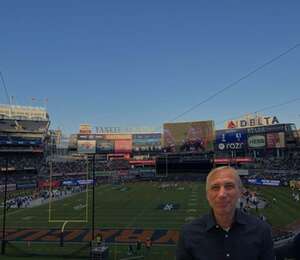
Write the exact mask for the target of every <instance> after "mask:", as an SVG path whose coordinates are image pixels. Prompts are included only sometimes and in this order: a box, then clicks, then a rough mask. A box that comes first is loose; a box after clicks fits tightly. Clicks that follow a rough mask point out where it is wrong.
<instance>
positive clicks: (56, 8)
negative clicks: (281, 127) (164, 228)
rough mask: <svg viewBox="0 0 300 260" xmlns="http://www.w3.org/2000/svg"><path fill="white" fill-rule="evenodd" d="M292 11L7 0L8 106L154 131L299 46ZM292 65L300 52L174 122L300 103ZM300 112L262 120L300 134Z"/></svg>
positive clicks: (63, 121) (263, 5)
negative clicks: (284, 125) (294, 127)
mask: <svg viewBox="0 0 300 260" xmlns="http://www.w3.org/2000/svg"><path fill="white" fill-rule="evenodd" d="M299 10H300V2H299V1H256V0H255V1H201V0H197V1H177V0H172V1H170V0H163V1H161V0H160V1H141V0H139V1H138V0H134V1H131V0H127V1H99V0H97V1H76V0H72V1H71V0H69V1H67V0H65V1H61V0H60V1H57V0H51V1H38V0H36V1H32V0H26V1H21V0H20V1H14V0H12V1H5V2H2V3H1V8H0V35H1V40H0V71H1V72H2V74H3V76H4V79H5V83H6V86H7V89H8V92H9V95H10V96H14V102H15V103H16V104H18V105H32V104H34V105H43V102H42V100H45V99H48V103H47V109H48V111H49V114H50V118H51V128H61V129H62V130H63V131H64V132H66V133H75V132H77V131H78V129H79V124H81V123H90V124H91V125H93V126H121V127H138V126H140V127H145V126H149V127H161V126H162V124H163V123H164V122H168V121H170V120H171V119H173V118H175V117H177V115H179V114H181V113H182V112H184V111H186V110H187V109H189V108H190V107H192V106H194V105H195V104H198V103H200V102H201V101H203V100H204V99H206V98H207V97H209V96H210V95H212V94H214V93H216V92H217V91H219V90H220V89H222V88H224V87H225V86H227V85H228V84H230V83H232V82H233V81H235V80H237V79H239V78H240V77H242V76H244V75H245V74H247V73H248V72H249V71H251V70H253V69H255V68H257V67H258V66H260V65H262V64H263V63H265V62H267V61H268V60H270V59H272V58H274V57H275V56H277V55H278V54H280V53H282V52H284V51H285V50H287V49H288V48H290V47H292V46H294V45H295V44H298V43H300V29H299V28H300V15H299ZM299 65H300V46H299V47H298V48H296V49H294V50H293V51H291V52H290V53H289V54H287V55H285V56H283V57H281V58H280V59H279V60H277V61H276V62H274V63H272V64H270V65H268V66H266V67H265V68H264V69H262V70H260V71H258V72H257V73H255V74H254V75H252V76H251V77H249V78H247V79H245V80H243V81H241V82H240V83H238V84H237V85H235V86H234V87H232V88H230V89H228V90H227V91H224V92H223V93H222V94H220V95H218V96H216V97H215V98H213V99H212V100H210V101H209V102H207V103H205V104H203V105H201V106H198V107H197V108H196V109H194V110H193V111H191V112H189V113H187V114H185V115H184V116H182V117H181V118H178V120H177V122H179V121H190V120H210V119H212V120H214V121H215V123H216V127H217V128H222V127H223V124H222V123H221V122H222V121H224V120H226V119H229V118H232V117H236V116H239V115H242V114H245V113H250V112H254V111H257V110H259V109H261V108H264V107H266V106H272V105H276V104H280V103H283V102H286V101H288V100H292V99H295V98H299V99H300V84H299V83H300V73H299V67H300V66H299ZM32 97H35V98H36V99H37V100H41V101H35V102H34V103H33V102H32V101H31V98H32ZM0 102H1V103H7V99H6V97H5V92H4V88H3V86H2V84H1V87H0ZM299 105H300V101H299V100H298V101H296V102H292V103H290V104H288V105H285V106H281V107H276V108H273V109H271V110H266V111H264V114H266V115H276V116H277V117H278V119H279V121H280V122H294V123H296V125H297V127H298V128H299V127H300V110H299Z"/></svg>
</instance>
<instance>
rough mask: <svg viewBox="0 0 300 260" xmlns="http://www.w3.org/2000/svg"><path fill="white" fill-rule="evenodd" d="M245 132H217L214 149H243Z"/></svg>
mask: <svg viewBox="0 0 300 260" xmlns="http://www.w3.org/2000/svg"><path fill="white" fill-rule="evenodd" d="M246 140H247V132H246V130H244V129H232V130H217V131H216V148H217V149H218V150H220V151H223V150H240V149H245V146H246Z"/></svg>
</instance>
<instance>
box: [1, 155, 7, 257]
mask: <svg viewBox="0 0 300 260" xmlns="http://www.w3.org/2000/svg"><path fill="white" fill-rule="evenodd" d="M7 178H8V155H6V167H5V180H4V201H3V223H2V245H1V254H2V255H4V254H5V246H6V236H5V235H6V234H5V233H6V196H7Z"/></svg>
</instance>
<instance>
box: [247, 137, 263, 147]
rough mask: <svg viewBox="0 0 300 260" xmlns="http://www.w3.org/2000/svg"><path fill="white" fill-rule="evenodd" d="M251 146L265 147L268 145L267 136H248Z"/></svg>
mask: <svg viewBox="0 0 300 260" xmlns="http://www.w3.org/2000/svg"><path fill="white" fill-rule="evenodd" d="M248 146H249V148H264V147H265V146H266V138H265V136H263V135H252V136H248Z"/></svg>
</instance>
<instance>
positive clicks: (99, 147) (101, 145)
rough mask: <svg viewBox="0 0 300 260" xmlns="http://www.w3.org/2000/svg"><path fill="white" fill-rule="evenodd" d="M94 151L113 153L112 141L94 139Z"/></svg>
mask: <svg viewBox="0 0 300 260" xmlns="http://www.w3.org/2000/svg"><path fill="white" fill-rule="evenodd" d="M96 152H97V153H113V152H114V141H112V140H100V139H99V140H96Z"/></svg>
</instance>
